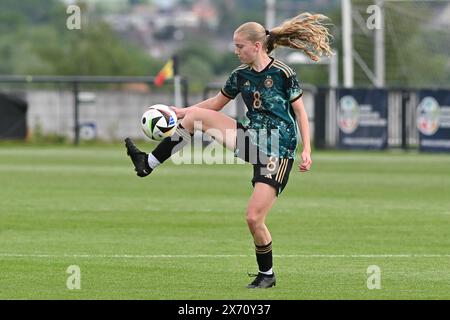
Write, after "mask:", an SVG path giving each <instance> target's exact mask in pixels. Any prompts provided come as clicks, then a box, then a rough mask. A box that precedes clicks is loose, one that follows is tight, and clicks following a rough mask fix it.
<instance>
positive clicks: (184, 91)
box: [181, 78, 189, 107]
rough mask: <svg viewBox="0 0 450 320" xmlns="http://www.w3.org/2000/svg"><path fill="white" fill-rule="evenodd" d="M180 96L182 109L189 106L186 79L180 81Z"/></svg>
mask: <svg viewBox="0 0 450 320" xmlns="http://www.w3.org/2000/svg"><path fill="white" fill-rule="evenodd" d="M181 88H182V96H183V107H188V106H189V82H188V80H187V79H186V78H182V80H181Z"/></svg>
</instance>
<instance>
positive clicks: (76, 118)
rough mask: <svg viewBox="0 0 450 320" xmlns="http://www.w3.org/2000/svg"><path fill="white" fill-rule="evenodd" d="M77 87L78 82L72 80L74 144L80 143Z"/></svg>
mask: <svg viewBox="0 0 450 320" xmlns="http://www.w3.org/2000/svg"><path fill="white" fill-rule="evenodd" d="M78 93H79V87H78V82H77V81H74V82H73V104H74V115H73V117H74V119H73V120H74V141H73V143H74V145H76V146H77V145H79V144H80V119H79V118H80V112H79V111H80V110H79V109H80V100H79V97H78Z"/></svg>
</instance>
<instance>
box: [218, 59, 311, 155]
mask: <svg viewBox="0 0 450 320" xmlns="http://www.w3.org/2000/svg"><path fill="white" fill-rule="evenodd" d="M271 59H272V62H271V63H269V65H268V66H267V67H266V68H265V69H264V70H262V71H260V72H257V71H255V70H253V69H252V68H251V67H249V66H248V65H241V66H240V67H238V68H236V69H235V70H234V71H233V72H232V73H231V75H230V77H229V78H228V80H227V82H226V83H225V86H224V87H223V88H222V90H221V91H222V94H224V95H225V96H226V97H228V98H230V99H234V98H235V97H236V96H237V95H238V94H239V93H241V95H242V98H243V100H244V102H245V105H246V106H247V113H246V115H247V118H248V119H249V120H250V122H249V124H248V128H249V129H253V130H249V132H250V138H251V141H252V143H254V144H255V145H257V146H258V147H259V148H260V150H261V151H263V152H264V153H266V154H268V155H271V156H275V157H280V158H294V157H295V150H296V148H297V144H298V134H299V133H298V132H299V130H298V126H297V122H296V120H295V119H296V118H295V114H294V110H293V109H292V105H291V103H292V102H294V101H295V100H297V99H299V98H300V97H301V96H302V93H303V91H302V89H301V88H300V85H299V83H298V80H297V77H296V74H295V72H294V71H293V70H292V69H291V68H290V67H289V66H287V65H286V64H284V63H283V62H281V61H279V60H277V59H274V58H271ZM275 141H276V142H275Z"/></svg>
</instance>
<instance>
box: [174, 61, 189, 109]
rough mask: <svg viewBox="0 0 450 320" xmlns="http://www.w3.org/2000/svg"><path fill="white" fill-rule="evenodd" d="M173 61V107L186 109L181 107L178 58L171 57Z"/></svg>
mask: <svg viewBox="0 0 450 320" xmlns="http://www.w3.org/2000/svg"><path fill="white" fill-rule="evenodd" d="M172 59H173V84H174V91H175V97H174V105H175V106H176V107H179V108H180V107H187V106H182V105H181V103H182V102H181V101H182V99H181V76H180V72H179V71H180V70H179V61H178V57H177V56H176V55H174V56H173V57H172Z"/></svg>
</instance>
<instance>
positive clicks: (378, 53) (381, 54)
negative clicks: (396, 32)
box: [374, 0, 385, 88]
mask: <svg viewBox="0 0 450 320" xmlns="http://www.w3.org/2000/svg"><path fill="white" fill-rule="evenodd" d="M375 4H376V5H377V6H378V8H379V9H380V11H379V12H380V14H379V15H378V17H377V19H379V21H377V23H376V28H375V61H374V62H375V63H374V64H375V86H376V87H378V88H381V87H384V85H385V42H384V0H375Z"/></svg>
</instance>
